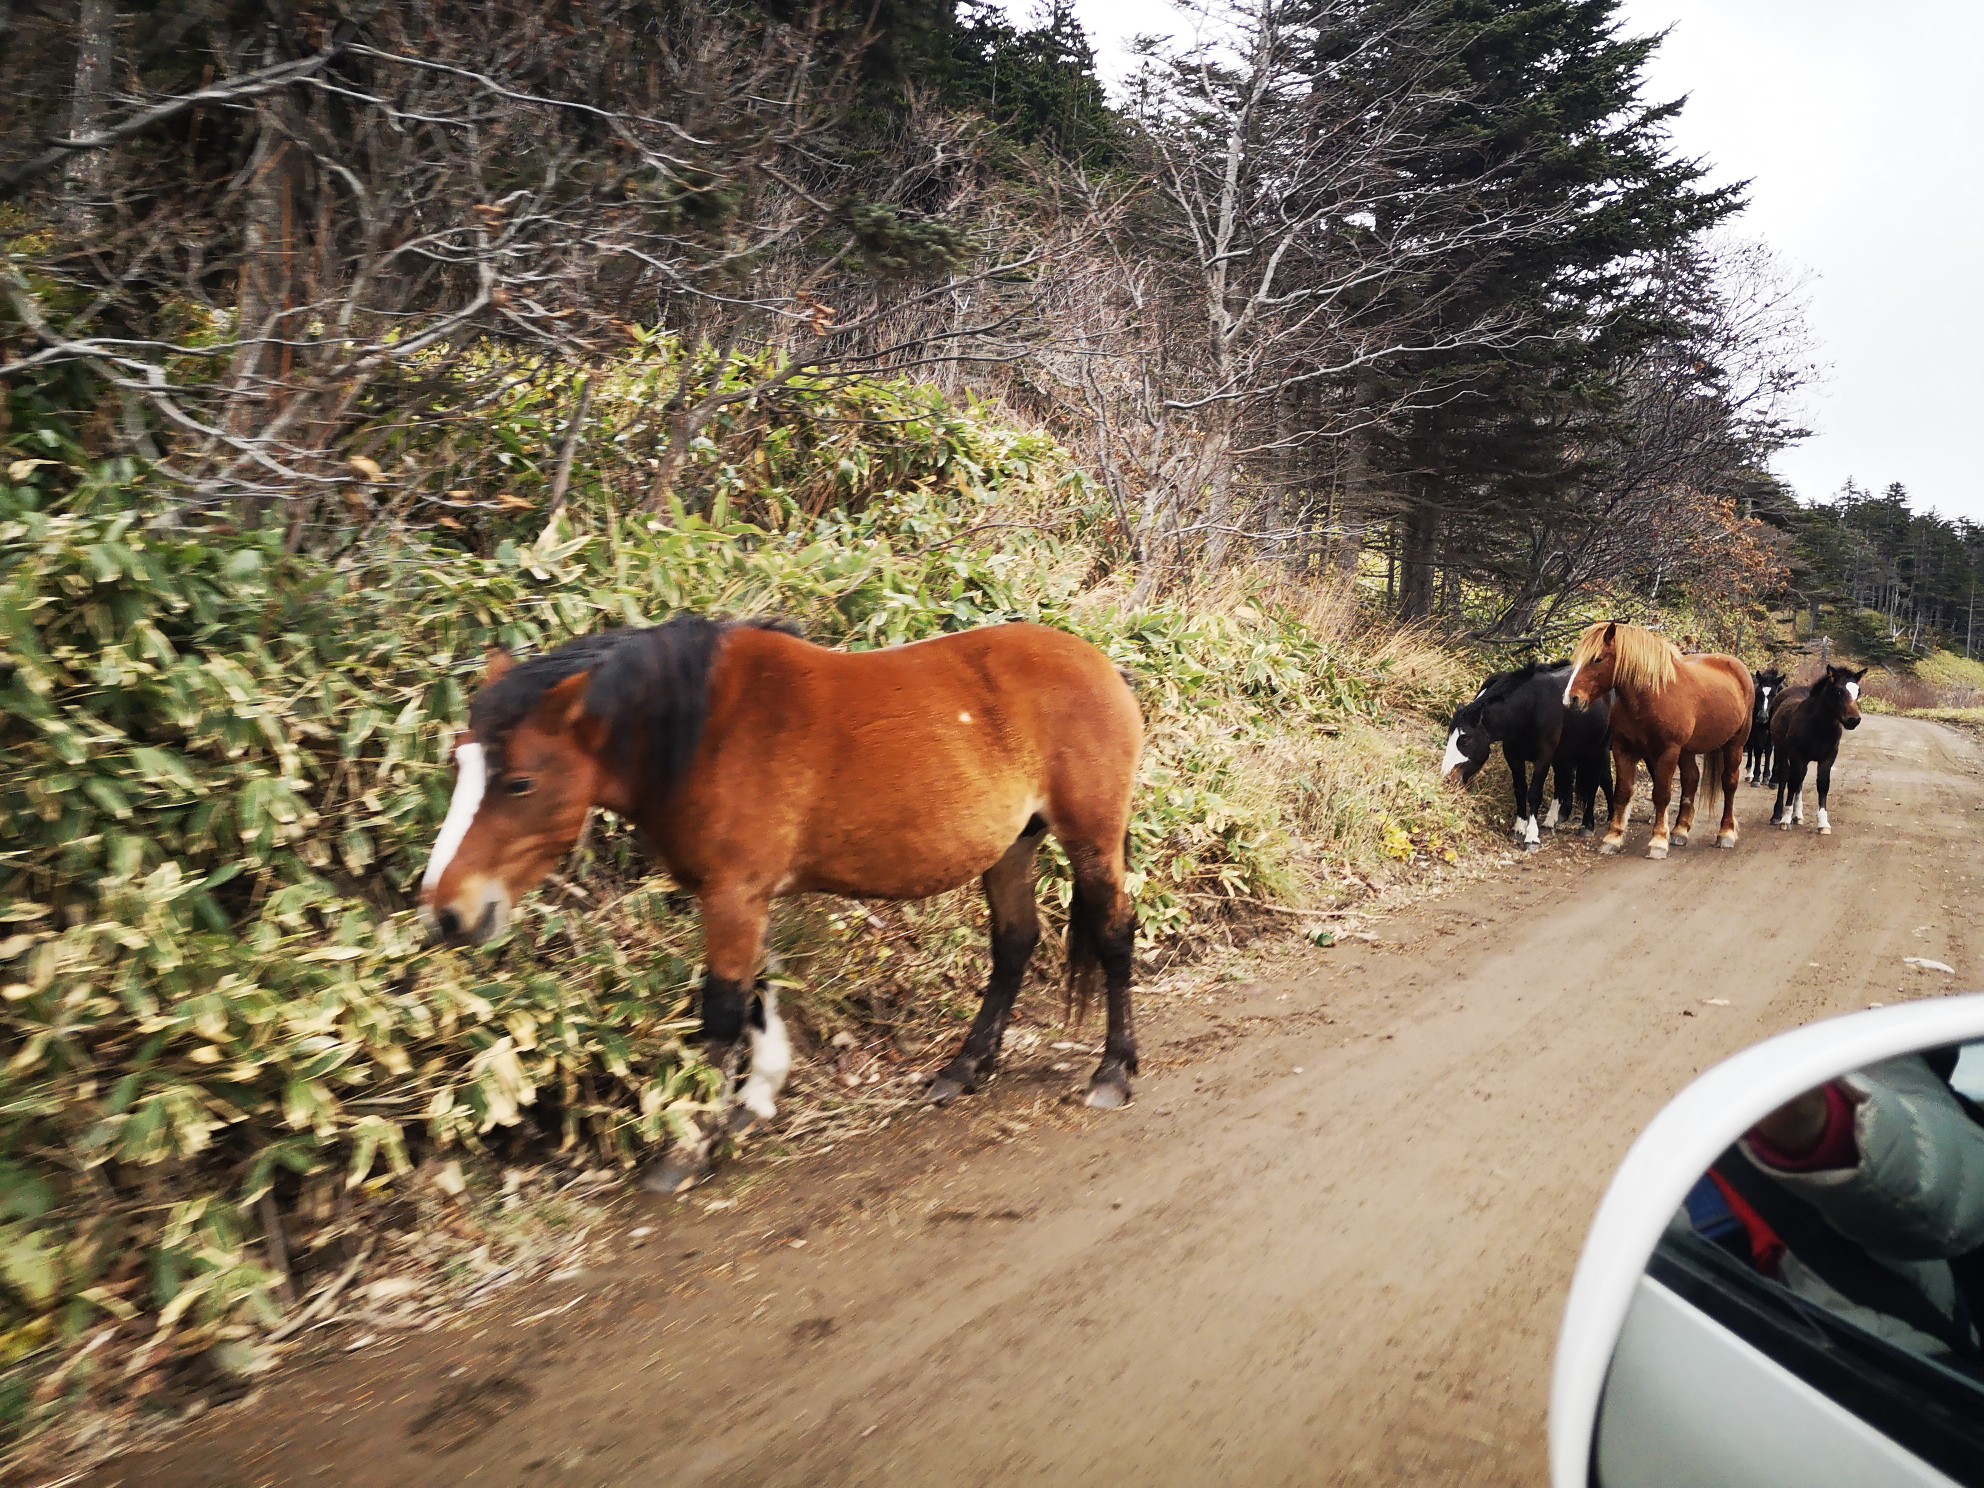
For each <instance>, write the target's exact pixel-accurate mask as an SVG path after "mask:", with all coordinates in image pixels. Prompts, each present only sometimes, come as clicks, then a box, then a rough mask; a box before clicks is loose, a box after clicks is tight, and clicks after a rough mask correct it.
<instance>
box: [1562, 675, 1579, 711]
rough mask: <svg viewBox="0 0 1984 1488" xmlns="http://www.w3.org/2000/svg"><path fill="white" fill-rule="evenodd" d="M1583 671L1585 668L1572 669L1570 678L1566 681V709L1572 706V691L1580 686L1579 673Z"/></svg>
mask: <svg viewBox="0 0 1984 1488" xmlns="http://www.w3.org/2000/svg"><path fill="white" fill-rule="evenodd" d="M1582 670H1583V668H1581V667H1572V668H1571V674H1570V676H1568V677H1566V678H1565V679H1564V706H1565V707H1566V708H1568V707H1570V705H1571V689H1572V688H1573V687H1576V686H1577V685H1578V673H1579V672H1580V671H1582Z"/></svg>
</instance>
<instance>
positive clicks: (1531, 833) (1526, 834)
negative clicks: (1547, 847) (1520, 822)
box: [1522, 816, 1543, 847]
mask: <svg viewBox="0 0 1984 1488" xmlns="http://www.w3.org/2000/svg"><path fill="white" fill-rule="evenodd" d="M1522 840H1523V841H1524V842H1527V843H1528V844H1529V845H1530V846H1531V847H1535V846H1536V845H1537V844H1538V843H1539V842H1541V841H1542V840H1543V834H1542V833H1541V832H1539V831H1538V830H1537V829H1536V818H1535V817H1533V816H1532V817H1531V818H1530V819H1529V821H1528V822H1527V823H1525V824H1524V826H1523V832H1522Z"/></svg>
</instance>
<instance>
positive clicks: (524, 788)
mask: <svg viewBox="0 0 1984 1488" xmlns="http://www.w3.org/2000/svg"><path fill="white" fill-rule="evenodd" d="M503 789H504V790H506V791H508V792H509V793H510V794H511V795H513V796H527V795H529V794H530V793H531V792H532V791H534V790H536V789H537V782H536V781H535V780H532V779H531V778H530V777H529V776H527V775H512V776H511V777H510V778H509V779H508V780H506V781H504V782H503Z"/></svg>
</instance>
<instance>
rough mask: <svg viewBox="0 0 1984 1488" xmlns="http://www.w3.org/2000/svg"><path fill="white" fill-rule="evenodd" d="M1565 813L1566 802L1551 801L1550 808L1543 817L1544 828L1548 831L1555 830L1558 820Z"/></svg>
mask: <svg viewBox="0 0 1984 1488" xmlns="http://www.w3.org/2000/svg"><path fill="white" fill-rule="evenodd" d="M1563 814H1564V803H1563V802H1562V801H1558V800H1552V801H1551V802H1550V810H1549V811H1548V812H1546V813H1545V814H1544V817H1543V830H1544V831H1546V832H1554V831H1555V830H1556V829H1557V820H1558V818H1559V817H1561V816H1562V815H1563Z"/></svg>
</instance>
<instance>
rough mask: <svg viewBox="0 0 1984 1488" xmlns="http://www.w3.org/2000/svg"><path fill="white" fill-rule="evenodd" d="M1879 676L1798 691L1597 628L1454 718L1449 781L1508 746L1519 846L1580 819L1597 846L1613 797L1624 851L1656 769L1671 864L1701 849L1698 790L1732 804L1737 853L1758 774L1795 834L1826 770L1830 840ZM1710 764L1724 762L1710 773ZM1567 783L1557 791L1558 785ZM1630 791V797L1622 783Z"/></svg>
mask: <svg viewBox="0 0 1984 1488" xmlns="http://www.w3.org/2000/svg"><path fill="white" fill-rule="evenodd" d="M1865 676H1866V669H1865V668H1864V667H1863V668H1861V669H1859V670H1857V671H1856V670H1854V669H1852V668H1850V667H1840V666H1830V665H1828V666H1824V667H1822V668H1821V670H1820V672H1819V674H1818V675H1817V676H1816V677H1814V678H1813V679H1812V680H1811V681H1809V682H1806V683H1802V684H1800V685H1797V686H1791V685H1789V679H1788V678H1787V677H1786V676H1785V674H1784V673H1783V672H1781V671H1779V670H1777V669H1776V668H1775V667H1771V668H1768V669H1766V670H1764V671H1761V672H1758V673H1756V674H1754V675H1752V674H1751V673H1750V672H1749V670H1748V669H1747V668H1746V667H1744V665H1743V664H1742V662H1740V661H1738V660H1737V659H1736V658H1735V657H1733V656H1722V655H1703V654H1698V653H1683V652H1681V651H1680V650H1679V649H1678V648H1676V647H1674V646H1673V645H1672V643H1670V642H1668V641H1665V640H1663V639H1661V638H1660V637H1658V636H1656V635H1653V634H1652V633H1651V632H1649V631H1645V630H1642V629H1640V628H1638V627H1635V626H1626V625H1605V626H1594V627H1592V628H1591V630H1590V631H1587V632H1586V634H1585V636H1584V638H1583V639H1582V640H1581V641H1580V642H1579V646H1578V650H1577V652H1576V654H1575V655H1574V656H1572V657H1569V658H1566V659H1565V660H1562V661H1556V662H1532V663H1531V664H1529V665H1528V666H1524V667H1520V668H1517V669H1515V670H1513V671H1506V672H1496V673H1494V674H1493V675H1491V676H1490V677H1489V678H1488V679H1487V680H1486V681H1485V682H1483V683H1482V684H1481V688H1480V690H1479V691H1478V692H1476V693H1475V695H1474V696H1473V697H1472V698H1470V699H1469V700H1468V701H1467V702H1465V703H1463V704H1462V705H1461V706H1460V707H1459V708H1458V709H1457V710H1456V711H1455V713H1454V716H1453V721H1452V726H1451V729H1450V731H1449V732H1448V734H1447V750H1446V756H1445V758H1444V759H1443V760H1442V761H1441V766H1440V775H1441V778H1442V779H1443V780H1445V779H1451V778H1453V777H1454V776H1455V774H1456V772H1458V777H1459V780H1460V783H1461V784H1463V785H1466V784H1467V783H1469V782H1471V781H1472V780H1473V778H1474V777H1475V775H1477V774H1478V773H1480V771H1481V768H1482V766H1484V765H1485V764H1487V762H1488V757H1489V754H1490V752H1491V751H1492V749H1493V747H1494V746H1495V745H1497V744H1500V745H1501V746H1502V754H1503V757H1504V758H1505V759H1506V760H1507V762H1508V766H1509V779H1510V782H1511V784H1512V786H1513V788H1514V791H1515V835H1516V839H1517V840H1518V841H1519V842H1521V843H1523V844H1524V846H1525V847H1526V848H1528V849H1529V850H1530V851H1535V850H1536V849H1537V848H1538V847H1540V846H1541V844H1542V833H1543V832H1544V831H1547V830H1549V829H1550V828H1552V827H1554V826H1556V825H1557V824H1558V822H1559V821H1560V820H1562V821H1564V822H1569V821H1570V820H1571V818H1572V817H1573V816H1574V815H1576V814H1578V813H1579V812H1580V811H1581V812H1582V820H1581V822H1580V826H1579V835H1580V836H1584V837H1590V836H1591V835H1593V833H1594V832H1595V831H1596V829H1597V822H1596V816H1595V806H1596V801H1597V796H1598V793H1599V792H1600V791H1603V792H1604V793H1605V802H1606V809H1607V812H1608V814H1609V816H1610V817H1611V819H1612V830H1611V831H1609V832H1608V833H1607V835H1606V840H1605V844H1604V848H1603V850H1604V851H1607V852H1617V851H1618V850H1619V847H1620V845H1621V842H1622V840H1623V837H1624V830H1625V825H1626V820H1627V816H1628V814H1629V812H1630V810H1631V800H1632V790H1631V781H1632V780H1633V778H1634V776H1635V774H1636V773H1637V770H1638V766H1639V764H1640V763H1642V762H1644V763H1645V764H1646V765H1647V768H1648V771H1649V773H1650V774H1651V775H1652V776H1653V804H1654V815H1655V818H1656V819H1655V822H1654V833H1653V839H1652V841H1651V843H1650V845H1649V848H1648V853H1647V855H1648V856H1649V857H1653V858H1661V857H1665V856H1666V855H1667V847H1668V845H1669V843H1670V842H1671V843H1672V844H1674V845H1680V844H1684V843H1686V842H1687V840H1688V836H1689V833H1690V832H1691V831H1692V829H1693V823H1694V815H1695V797H1696V792H1697V788H1698V785H1707V786H1708V787H1709V789H1708V791H1706V792H1704V794H1705V795H1707V796H1708V797H1709V799H1711V800H1713V798H1714V794H1715V793H1716V792H1718V791H1719V792H1720V794H1721V795H1722V797H1723V799H1724V815H1723V824H1722V829H1721V832H1720V833H1719V834H1718V838H1717V843H1716V845H1717V846H1718V847H1730V846H1733V845H1734V844H1735V841H1736V818H1735V794H1736V790H1737V785H1738V782H1739V779H1740V778H1742V776H1743V775H1744V774H1747V778H1748V780H1749V782H1750V784H1752V785H1757V786H1761V785H1770V786H1773V787H1775V788H1776V792H1777V795H1776V800H1775V802H1774V804H1773V806H1772V809H1771V818H1770V820H1771V825H1772V826H1775V827H1780V828H1783V829H1785V830H1789V829H1790V828H1791V827H1792V826H1794V825H1798V824H1802V823H1803V822H1804V820H1805V799H1804V797H1805V778H1806V774H1807V772H1808V771H1811V770H1813V769H1814V768H1816V770H1817V787H1818V791H1817V793H1818V829H1819V831H1820V832H1821V833H1824V834H1827V835H1830V834H1831V832H1832V821H1831V818H1830V816H1829V815H1828V813H1827V800H1828V797H1829V796H1830V794H1831V791H1832V767H1833V764H1834V762H1835V761H1836V760H1837V759H1838V757H1839V748H1840V741H1841V739H1842V738H1843V737H1844V735H1845V733H1846V731H1847V730H1848V729H1854V728H1858V727H1859V726H1860V684H1861V681H1862V679H1863V678H1865ZM1601 677H1602V678H1603V681H1602V682H1601V681H1599V680H1596V679H1599V678H1601ZM1601 689H1602V690H1601ZM1622 689H1623V690H1624V691H1625V693H1626V696H1625V698H1624V699H1622V697H1621V691H1622ZM1745 700H1747V706H1744V705H1743V704H1744V701H1745ZM1580 702H1582V706H1579V704H1580ZM1622 708H1623V717H1622V716H1621V710H1622ZM1704 759H1708V760H1709V761H1710V762H1711V764H1712V765H1713V768H1712V769H1710V770H1709V771H1708V772H1706V773H1704V771H1703V769H1702V762H1703V760H1704ZM1553 774H1554V776H1555V782H1554V787H1555V788H1554V790H1551V789H1549V788H1547V786H1546V781H1547V779H1548V777H1550V776H1551V775H1553ZM1675 774H1679V776H1680V777H1681V787H1682V791H1681V802H1680V809H1679V811H1678V812H1677V813H1676V818H1675V822H1674V825H1673V828H1672V831H1671V834H1670V833H1669V831H1668V829H1667V823H1666V810H1667V805H1668V800H1669V792H1670V790H1671V785H1672V781H1673V778H1674V775H1675ZM1620 781H1624V782H1627V784H1626V786H1625V788H1623V789H1620V788H1618V787H1617V782H1620ZM1546 804H1547V807H1548V810H1547V814H1546V815H1544V816H1543V818H1542V820H1541V821H1539V820H1538V813H1539V812H1540V811H1543V810H1544V808H1545V807H1546Z"/></svg>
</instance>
